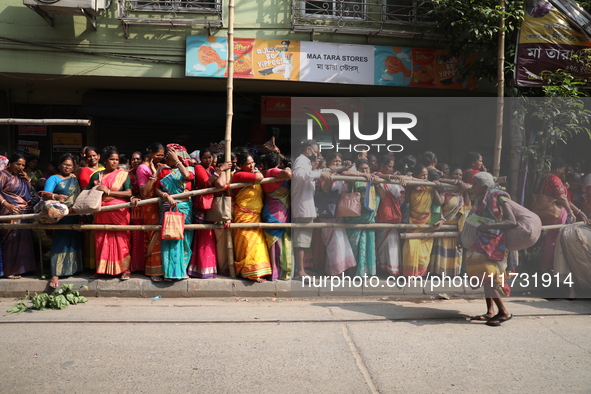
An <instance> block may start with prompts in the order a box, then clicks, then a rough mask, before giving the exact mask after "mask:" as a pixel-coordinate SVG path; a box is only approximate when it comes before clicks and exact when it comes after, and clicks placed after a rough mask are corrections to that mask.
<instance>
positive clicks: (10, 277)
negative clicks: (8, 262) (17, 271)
mask: <svg viewBox="0 0 591 394" xmlns="http://www.w3.org/2000/svg"><path fill="white" fill-rule="evenodd" d="M7 278H8V279H21V276H20V275H8V276H7Z"/></svg>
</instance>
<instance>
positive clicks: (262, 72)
mask: <svg viewBox="0 0 591 394" xmlns="http://www.w3.org/2000/svg"><path fill="white" fill-rule="evenodd" d="M254 69H255V78H256V79H264V80H274V81H299V80H300V42H299V41H289V40H258V39H257V40H255V43H254Z"/></svg>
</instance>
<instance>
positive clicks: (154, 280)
mask: <svg viewBox="0 0 591 394" xmlns="http://www.w3.org/2000/svg"><path fill="white" fill-rule="evenodd" d="M150 279H152V282H162V277H160V276H150Z"/></svg>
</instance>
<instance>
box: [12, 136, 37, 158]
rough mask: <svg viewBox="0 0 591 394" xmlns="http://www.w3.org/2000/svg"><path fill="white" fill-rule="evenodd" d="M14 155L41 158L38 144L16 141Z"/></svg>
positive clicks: (35, 142)
mask: <svg viewBox="0 0 591 394" xmlns="http://www.w3.org/2000/svg"><path fill="white" fill-rule="evenodd" d="M16 153H19V154H21V155H23V156H33V157H39V156H41V151H40V150H39V142H37V141H25V140H18V143H17V146H16Z"/></svg>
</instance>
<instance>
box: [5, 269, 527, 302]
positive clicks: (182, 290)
mask: <svg viewBox="0 0 591 394" xmlns="http://www.w3.org/2000/svg"><path fill="white" fill-rule="evenodd" d="M316 278H317V281H316V282H310V283H309V282H302V281H275V282H270V281H269V282H264V283H256V282H253V281H251V280H244V279H233V278H229V277H219V278H217V279H193V278H192V279H185V280H180V281H173V282H165V281H162V282H152V281H151V280H150V279H149V278H148V277H146V276H144V275H141V274H133V275H132V277H131V279H129V280H127V281H121V280H119V278H117V277H105V279H91V278H90V274H88V273H83V274H81V275H77V276H73V277H69V278H63V279H60V284H73V285H74V289H79V288H80V287H82V286H87V287H88V289H87V290H83V291H81V293H82V294H83V295H84V296H86V297H136V298H152V297H157V296H161V297H163V298H182V297H279V298H290V297H295V298H309V297H311V298H313V297H390V298H426V299H430V298H442V297H445V298H446V297H449V298H465V297H482V296H483V295H484V292H483V290H482V288H480V289H477V290H472V289H471V288H470V286H469V285H465V284H462V285H461V286H454V285H450V284H449V283H446V284H445V285H441V284H438V283H436V282H433V281H432V280H428V281H425V282H424V283H423V287H421V286H419V285H418V284H417V285H416V286H414V285H408V284H407V286H404V287H399V286H393V283H388V282H387V281H386V279H383V278H381V279H380V281H379V282H377V281H375V280H374V281H373V283H371V284H370V283H369V281H366V283H355V284H353V285H351V286H348V285H347V286H344V287H343V286H341V287H337V286H334V285H335V284H336V281H335V282H333V283H332V285H333V288H332V289H331V282H330V279H329V280H328V282H326V283H322V284H323V285H325V286H322V287H318V285H319V284H320V283H319V282H320V279H319V278H320V277H316ZM337 278H338V277H337ZM48 283H49V277H48V278H47V279H39V278H38V277H34V276H31V277H23V278H21V279H5V278H2V279H0V297H22V296H25V295H27V294H35V293H43V292H47V293H51V292H52V291H53V289H52V288H51V287H49V286H48ZM355 285H359V286H358V287H356V286H355ZM438 285H439V286H438ZM513 294H514V295H528V294H529V289H527V288H518V289H513Z"/></svg>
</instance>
